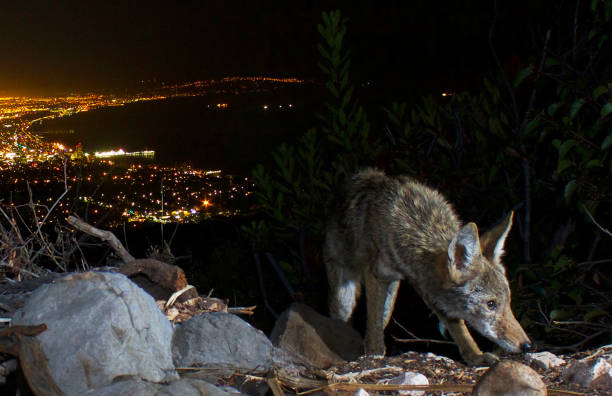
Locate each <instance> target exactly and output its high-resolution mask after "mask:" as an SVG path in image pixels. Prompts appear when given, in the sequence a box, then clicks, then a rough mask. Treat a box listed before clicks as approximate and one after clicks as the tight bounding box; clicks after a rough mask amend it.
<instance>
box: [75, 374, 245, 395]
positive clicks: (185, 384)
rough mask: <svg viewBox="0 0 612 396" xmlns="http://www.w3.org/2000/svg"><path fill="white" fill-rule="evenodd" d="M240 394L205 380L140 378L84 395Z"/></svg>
mask: <svg viewBox="0 0 612 396" xmlns="http://www.w3.org/2000/svg"><path fill="white" fill-rule="evenodd" d="M240 394H241V393H239V392H238V391H234V392H230V391H225V390H223V389H220V388H218V387H216V386H214V385H212V384H210V383H208V382H206V381H202V380H198V379H191V378H184V379H180V380H178V381H174V382H171V383H170V384H167V385H166V384H156V383H153V382H147V381H143V380H141V379H127V380H125V381H119V382H115V383H114V384H111V385H107V386H105V387H102V388H96V389H91V390H89V391H88V392H87V393H86V394H84V396H117V395H130V396H232V395H240Z"/></svg>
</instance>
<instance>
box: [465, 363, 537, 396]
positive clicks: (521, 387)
mask: <svg viewBox="0 0 612 396" xmlns="http://www.w3.org/2000/svg"><path fill="white" fill-rule="evenodd" d="M546 394H547V391H546V385H544V382H543V381H542V379H541V378H540V376H539V375H538V373H536V372H535V371H534V370H533V369H532V368H531V367H529V366H527V365H525V364H522V363H519V362H515V361H512V360H505V361H501V362H499V363H496V364H495V365H494V366H492V367H491V368H490V369H489V370H488V371H487V372H486V373H485V374H484V375H483V376H482V377H481V378H480V380H479V381H478V384H476V386H475V387H474V391H473V392H472V396H546Z"/></svg>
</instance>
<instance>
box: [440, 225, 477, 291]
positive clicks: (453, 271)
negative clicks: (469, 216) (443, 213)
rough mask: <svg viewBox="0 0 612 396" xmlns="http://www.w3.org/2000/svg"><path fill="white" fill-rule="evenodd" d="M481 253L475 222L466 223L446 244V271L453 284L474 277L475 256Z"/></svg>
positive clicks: (475, 270) (475, 269)
mask: <svg viewBox="0 0 612 396" xmlns="http://www.w3.org/2000/svg"><path fill="white" fill-rule="evenodd" d="M481 254H482V252H481V250H480V241H479V240H478V228H476V224H474V223H468V224H466V225H465V226H464V227H463V228H462V229H461V230H459V232H458V233H457V235H456V236H455V237H454V238H453V240H452V241H451V243H450V244H449V245H448V272H449V275H450V279H451V281H452V282H453V283H455V284H462V283H465V282H467V281H468V280H470V279H472V278H474V276H476V273H477V272H478V268H476V265H477V263H478V262H479V260H477V257H478V256H480V255H481Z"/></svg>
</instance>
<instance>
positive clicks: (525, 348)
mask: <svg viewBox="0 0 612 396" xmlns="http://www.w3.org/2000/svg"><path fill="white" fill-rule="evenodd" d="M520 348H521V351H522V352H523V353H527V352H529V351H531V350H532V348H533V346H532V345H531V344H530V343H528V342H526V343H524V344H521V346H520Z"/></svg>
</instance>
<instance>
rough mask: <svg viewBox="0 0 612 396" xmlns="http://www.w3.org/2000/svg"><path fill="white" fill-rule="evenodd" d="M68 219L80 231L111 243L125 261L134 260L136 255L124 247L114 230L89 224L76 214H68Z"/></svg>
mask: <svg viewBox="0 0 612 396" xmlns="http://www.w3.org/2000/svg"><path fill="white" fill-rule="evenodd" d="M66 221H67V222H68V224H70V225H71V226H73V227H75V228H77V229H79V230H80V231H83V232H85V233H87V234H89V235H92V236H95V237H96V238H99V239H101V240H103V241H105V242H107V243H108V244H109V245H110V247H111V248H113V250H114V251H115V253H117V254H118V255H119V257H121V260H123V262H124V263H129V262H130V261H134V256H132V255H131V254H130V253H129V252H128V251H127V250H126V249H125V248H124V247H123V245H122V244H121V242H120V241H119V239H117V237H116V236H115V234H113V233H112V232H110V231H105V230H100V229H99V228H96V227H94V226H92V225H91V224H87V223H86V222H84V221H83V220H81V219H79V218H77V217H75V216H68V219H67V220H66Z"/></svg>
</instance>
